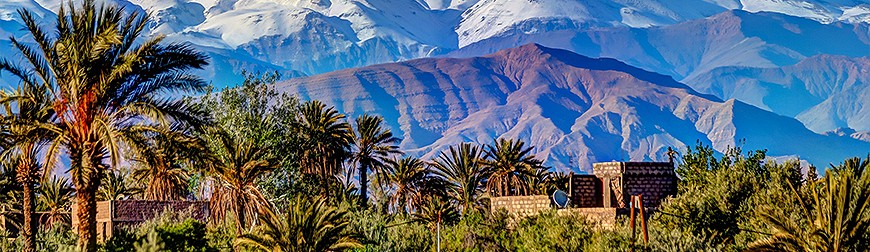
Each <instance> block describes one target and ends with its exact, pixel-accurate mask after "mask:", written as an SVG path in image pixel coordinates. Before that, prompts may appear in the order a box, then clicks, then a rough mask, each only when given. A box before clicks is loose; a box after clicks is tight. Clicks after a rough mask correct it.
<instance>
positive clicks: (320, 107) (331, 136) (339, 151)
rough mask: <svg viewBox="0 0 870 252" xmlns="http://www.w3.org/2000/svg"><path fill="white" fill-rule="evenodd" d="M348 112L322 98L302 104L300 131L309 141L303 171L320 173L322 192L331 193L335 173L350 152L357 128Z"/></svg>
mask: <svg viewBox="0 0 870 252" xmlns="http://www.w3.org/2000/svg"><path fill="white" fill-rule="evenodd" d="M344 118H345V116H344V115H343V114H341V113H338V111H337V110H335V108H334V107H326V104H323V103H322V102H320V101H308V102H305V103H304V104H302V106H301V107H300V108H299V121H300V122H299V133H301V135H302V137H303V141H304V142H305V144H304V145H305V148H304V151H303V153H302V160H301V164H302V168H303V172H305V173H307V174H313V175H315V176H317V178H318V180H319V182H320V184H321V195H322V196H324V197H328V196H329V189H330V185H332V184H333V182H334V180H335V175H336V174H337V173H339V172H341V164H342V163H343V162H344V161H345V160H346V159H347V158H348V157H349V156H350V153H349V150H350V145H351V142H353V133H352V132H353V131H352V129H351V127H350V124H348V123H347V122H344V121H343V120H344Z"/></svg>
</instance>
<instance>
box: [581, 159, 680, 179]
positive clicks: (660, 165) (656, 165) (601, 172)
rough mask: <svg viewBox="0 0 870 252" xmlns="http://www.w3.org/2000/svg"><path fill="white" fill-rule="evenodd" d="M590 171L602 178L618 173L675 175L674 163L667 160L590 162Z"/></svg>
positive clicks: (618, 174)
mask: <svg viewBox="0 0 870 252" xmlns="http://www.w3.org/2000/svg"><path fill="white" fill-rule="evenodd" d="M592 172H593V173H594V174H595V176H598V177H602V178H603V177H615V176H620V175H630V176H635V175H665V176H668V175H676V173H675V172H674V164H672V163H667V162H601V163H594V164H592Z"/></svg>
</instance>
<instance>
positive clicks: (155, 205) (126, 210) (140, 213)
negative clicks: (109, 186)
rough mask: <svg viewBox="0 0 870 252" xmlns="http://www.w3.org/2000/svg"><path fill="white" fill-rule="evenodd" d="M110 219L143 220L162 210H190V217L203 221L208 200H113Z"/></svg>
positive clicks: (117, 220) (118, 220)
mask: <svg viewBox="0 0 870 252" xmlns="http://www.w3.org/2000/svg"><path fill="white" fill-rule="evenodd" d="M114 203H115V205H114V206H115V209H114V211H113V216H112V220H113V221H116V222H143V221H146V220H150V219H152V218H154V216H156V215H159V214H161V213H163V212H164V211H175V212H183V211H188V209H190V210H191V216H190V217H191V218H194V219H196V220H199V221H203V222H205V221H206V220H207V219H206V218H208V214H209V213H208V202H205V201H151V200H121V201H115V202H114Z"/></svg>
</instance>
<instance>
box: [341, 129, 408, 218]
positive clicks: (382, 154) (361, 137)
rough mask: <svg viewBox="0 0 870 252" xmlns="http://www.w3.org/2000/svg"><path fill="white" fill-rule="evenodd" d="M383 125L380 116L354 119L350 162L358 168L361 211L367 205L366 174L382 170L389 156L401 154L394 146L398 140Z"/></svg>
mask: <svg viewBox="0 0 870 252" xmlns="http://www.w3.org/2000/svg"><path fill="white" fill-rule="evenodd" d="M383 124H384V118H382V117H380V116H371V115H368V114H363V115H361V116H359V117H357V118H356V131H353V140H354V142H353V146H354V147H355V148H354V150H353V153H351V155H352V157H351V160H353V162H354V163H356V164H357V168H359V187H360V194H359V204H360V207H362V208H363V209H365V208H366V206H367V205H368V183H369V181H368V172H369V171H370V170H372V171H376V172H377V171H381V170H383V169H384V167H385V166H386V162H387V161H388V158H389V157H390V156H392V155H395V154H400V153H401V151H399V146H397V145H396V144H397V143H398V142H399V139H398V138H396V137H393V132H392V131H390V129H388V128H385V127H384V126H383ZM377 174H381V172H378V173H377Z"/></svg>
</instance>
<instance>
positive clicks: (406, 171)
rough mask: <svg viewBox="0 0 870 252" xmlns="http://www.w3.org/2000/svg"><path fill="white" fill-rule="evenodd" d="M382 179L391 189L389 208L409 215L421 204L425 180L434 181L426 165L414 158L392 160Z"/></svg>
mask: <svg viewBox="0 0 870 252" xmlns="http://www.w3.org/2000/svg"><path fill="white" fill-rule="evenodd" d="M383 177H384V179H385V180H386V181H387V182H386V183H387V184H390V185H391V187H392V195H390V198H389V201H390V206H391V208H392V209H394V210H395V211H396V212H401V213H410V212H411V210H412V209H414V207H415V206H417V205H419V204H420V203H421V199H422V196H423V195H424V193H425V190H426V188H425V186H426V184H427V180H431V179H434V178H433V176H432V171H431V170H429V167H428V166H427V165H426V163H425V162H423V160H420V159H418V158H414V157H404V158H402V159H398V160H393V161H392V162H390V165H388V166H387V167H386V168H385V171H384V176H383Z"/></svg>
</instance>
